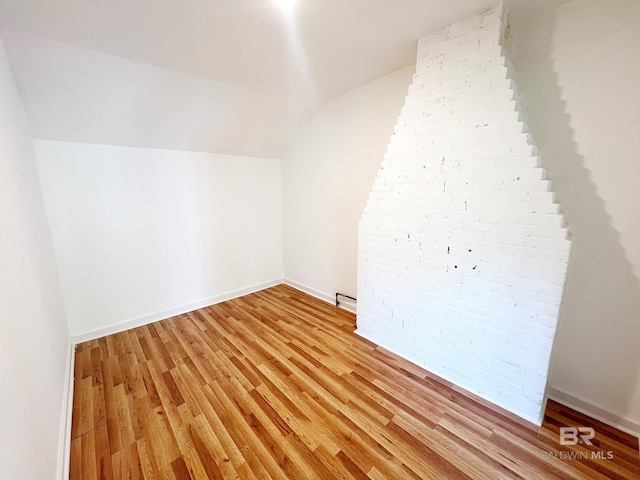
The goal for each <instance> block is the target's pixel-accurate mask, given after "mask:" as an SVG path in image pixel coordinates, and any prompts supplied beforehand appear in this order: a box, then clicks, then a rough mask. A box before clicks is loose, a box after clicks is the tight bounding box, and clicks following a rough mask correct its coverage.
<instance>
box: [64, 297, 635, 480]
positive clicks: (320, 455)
mask: <svg viewBox="0 0 640 480" xmlns="http://www.w3.org/2000/svg"><path fill="white" fill-rule="evenodd" d="M354 329H355V316H354V315H353V314H351V313H349V312H346V311H344V310H341V309H337V308H335V307H334V306H332V305H330V304H327V303H325V302H322V301H320V300H317V299H315V298H313V297H310V296H309V295H306V294H304V293H302V292H299V291H298V290H295V289H294V288H292V287H289V286H286V285H279V286H276V287H273V288H270V289H267V290H263V291H260V292H256V293H254V294H251V295H247V296H245V297H241V298H237V299H233V300H230V301H228V302H223V303H220V304H217V305H213V306H210V307H207V308H203V309H200V310H196V311H194V312H189V313H186V314H183V315H178V316H176V317H172V318H170V319H167V320H164V321H161V322H155V323H152V324H149V325H145V326H142V327H139V328H136V329H133V330H129V331H127V332H121V333H118V334H115V335H110V336H107V337H103V338H100V339H96V340H92V341H90V342H86V343H84V344H81V345H78V346H77V348H76V361H75V368H74V378H75V382H74V401H73V418H72V427H71V452H70V453H71V468H70V473H71V475H70V478H71V479H80V478H81V479H93V478H96V479H98V478H100V479H111V478H114V479H116V480H117V479H145V480H148V479H174V478H175V479H179V480H182V479H192V480H193V479H195V480H199V479H203V480H204V479H213V478H237V479H242V480H244V479H263V478H269V479H283V480H284V479H311V478H317V479H323V480H324V479H329V478H331V479H333V478H336V479H349V480H351V479H358V480H359V479H365V478H371V479H382V478H385V479H415V480H417V479H428V478H443V479H458V478H459V479H466V478H473V479H487V480H489V479H496V478H505V479H538V480H547V479H562V480H576V479H587V478H589V479H591V478H593V479H598V478H601V479H606V478H623V479H640V461H639V459H638V440H637V439H636V438H634V437H632V436H631V435H628V434H625V433H623V432H620V431H618V430H616V429H615V428H612V427H610V426H608V425H605V424H604V423H602V422H599V421H597V420H594V419H592V418H589V417H588V416H586V415H583V414H581V413H579V412H576V411H574V410H572V409H570V408H567V407H565V406H563V405H560V404H557V403H555V402H553V401H550V402H549V403H548V406H547V415H546V417H545V421H544V423H543V426H542V427H536V426H534V425H532V424H530V423H528V422H526V421H524V420H522V419H520V418H518V417H516V416H514V415H513V414H511V413H509V412H505V411H504V410H501V409H499V408H497V407H495V406H493V405H491V404H489V403H487V402H485V401H483V400H481V399H479V398H478V397H476V396H474V395H471V394H469V393H468V392H465V391H464V390H462V389H460V388H459V387H456V386H455V385H452V384H451V383H449V382H447V381H445V380H443V379H440V378H438V377H437V376H435V375H433V374H432V373H430V372H427V371H426V370H423V369H422V368H420V367H418V366H416V365H414V364H412V363H410V362H408V361H406V360H404V359H402V358H400V357H398V356H396V355H394V354H393V353H391V352H389V351H387V350H385V349H383V348H381V347H378V346H376V345H375V344H373V343H371V342H369V341H368V340H366V339H364V338H361V337H359V336H358V335H355V334H354ZM563 426H574V427H579V426H582V427H591V428H594V430H595V431H596V436H595V437H594V439H593V445H575V446H570V445H560V441H559V440H560V437H559V432H560V428H561V427H563Z"/></svg>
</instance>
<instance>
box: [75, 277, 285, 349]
mask: <svg viewBox="0 0 640 480" xmlns="http://www.w3.org/2000/svg"><path fill="white" fill-rule="evenodd" d="M281 283H283V279H282V278H278V279H275V280H271V281H268V282H265V283H260V284H257V285H252V286H250V287H246V288H241V289H239V290H234V291H232V292H227V293H223V294H221V295H216V296H214V297H209V298H205V299H202V300H198V301H197V302H192V303H188V304H186V305H180V306H179V307H175V308H170V309H168V310H163V311H161V312H155V313H151V314H149V315H144V316H142V317H138V318H134V319H131V320H127V321H124V322H120V323H116V324H113V325H109V326H107V327H103V328H98V329H96V330H91V331H88V332H84V333H80V334H78V335H74V336H73V337H72V339H73V343H74V345H77V344H78V343H82V342H87V341H89V340H95V339H96V338H102V337H105V336H107V335H112V334H114V333H120V332H124V331H125V330H130V329H132V328H137V327H141V326H143V325H148V324H149V323H153V322H158V321H160V320H164V319H166V318H170V317H174V316H176V315H181V314H183V313H187V312H191V311H193V310H197V309H199V308H204V307H209V306H211V305H215V304H216V303H221V302H226V301H227V300H232V299H234V298H238V297H242V296H243V295H249V294H250V293H255V292H258V291H260V290H264V289H265V288H269V287H273V286H275V285H279V284H281Z"/></svg>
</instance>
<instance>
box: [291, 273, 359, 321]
mask: <svg viewBox="0 0 640 480" xmlns="http://www.w3.org/2000/svg"><path fill="white" fill-rule="evenodd" d="M284 284H285V285H289V286H290V287H293V288H295V289H296V290H300V291H301V292H304V293H307V294H309V295H311V296H312V297H316V298H317V299H318V300H322V301H324V302H327V303H330V304H331V305H335V304H336V296H335V293H334V294H333V295H329V294H327V293H323V292H321V291H319V290H316V289H314V288H311V287H309V286H307V285H304V284H302V283H298V282H296V281H295V280H290V279H288V278H285V279H284ZM340 308H342V309H344V310H347V311H348V312H351V313H356V308H355V306H353V305H351V304H350V303H347V302H344V303H343V302H341V304H340Z"/></svg>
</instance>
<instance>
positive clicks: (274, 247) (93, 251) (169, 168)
mask: <svg viewBox="0 0 640 480" xmlns="http://www.w3.org/2000/svg"><path fill="white" fill-rule="evenodd" d="M35 146H36V155H37V159H38V167H39V169H40V175H41V181H42V188H43V193H44V198H45V204H46V207H47V211H48V214H49V220H50V223H51V230H52V234H53V240H54V246H55V251H56V256H57V259H58V266H59V271H60V278H61V284H62V290H63V294H64V299H65V305H66V309H67V315H68V319H69V328H70V331H71V334H72V335H74V336H76V335H82V338H87V337H91V336H96V335H97V336H101V335H103V334H105V333H107V332H110V331H114V330H117V329H122V328H125V327H126V328H130V327H131V326H133V325H137V324H140V323H144V322H148V321H151V320H158V319H161V318H166V317H168V316H171V315H172V314H175V313H177V312H179V311H188V310H192V309H194V308H197V307H200V306H204V305H207V304H211V303H213V302H215V301H220V300H221V299H224V298H228V297H229V296H233V295H240V294H243V293H245V292H247V291H250V290H252V289H256V288H260V287H261V286H264V285H265V284H270V283H272V282H274V281H279V280H281V278H282V220H281V215H282V214H281V187H280V161H279V160H274V159H266V158H250V157H233V156H225V155H217V154H208V153H195V152H180V151H170V150H154V149H139V148H127V147H113V146H100V145H85V144H72V143H62V142H49V141H41V140H37V141H36V142H35ZM123 322H125V323H124V324H123ZM118 324H121V325H118Z"/></svg>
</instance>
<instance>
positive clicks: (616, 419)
mask: <svg viewBox="0 0 640 480" xmlns="http://www.w3.org/2000/svg"><path fill="white" fill-rule="evenodd" d="M549 398H550V399H551V400H555V401H556V402H558V403H561V404H562V405H566V406H567V407H569V408H573V409H574V410H575V411H577V412H580V413H583V414H585V415H589V416H590V417H593V418H595V419H596V420H600V421H601V422H603V423H606V424H607V425H610V426H612V427H615V428H617V429H618V430H621V431H623V432H626V433H628V434H629V435H633V436H634V437H638V438H640V422H637V421H633V420H629V419H628V418H624V417H622V416H620V415H616V414H614V413H611V412H609V411H607V410H605V409H604V408H602V407H599V406H597V405H594V404H592V403H590V402H589V401H587V400H584V399H582V398H579V397H577V396H574V395H571V394H570V393H567V392H564V391H562V390H560V389H558V388H554V387H549Z"/></svg>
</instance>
